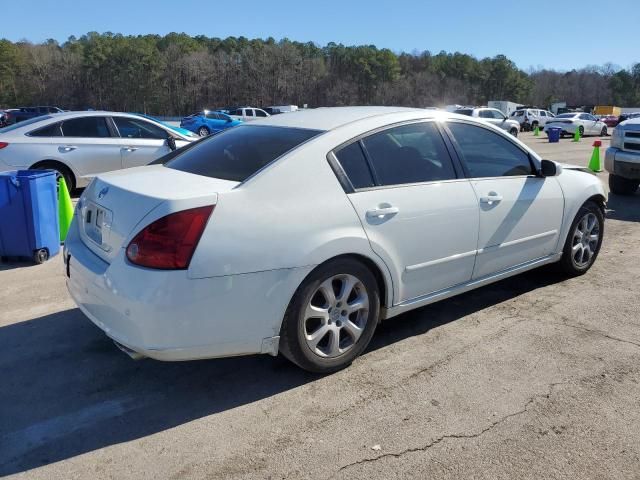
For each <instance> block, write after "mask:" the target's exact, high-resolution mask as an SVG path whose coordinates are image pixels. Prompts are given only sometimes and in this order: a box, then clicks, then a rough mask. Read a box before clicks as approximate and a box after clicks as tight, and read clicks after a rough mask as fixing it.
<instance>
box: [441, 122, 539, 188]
mask: <svg viewBox="0 0 640 480" xmlns="http://www.w3.org/2000/svg"><path fill="white" fill-rule="evenodd" d="M449 130H450V131H451V133H452V134H453V136H454V138H455V139H456V141H457V143H458V150H459V152H458V153H459V154H460V157H461V159H462V161H463V162H464V163H465V165H466V166H467V169H468V171H469V174H470V176H471V177H473V178H481V177H505V176H514V175H531V174H533V169H532V167H531V162H530V160H529V155H527V154H526V153H525V152H524V151H523V150H521V149H520V148H519V147H518V146H517V145H515V144H514V143H513V142H511V141H510V140H508V139H507V138H505V137H503V136H502V135H500V134H497V133H495V132H492V131H490V130H488V129H486V128H482V127H478V126H475V125H469V124H465V123H456V122H450V123H449Z"/></svg>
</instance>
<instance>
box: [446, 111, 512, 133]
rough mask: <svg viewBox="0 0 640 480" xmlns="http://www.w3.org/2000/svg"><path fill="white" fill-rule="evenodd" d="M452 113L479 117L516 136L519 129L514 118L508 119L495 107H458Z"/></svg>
mask: <svg viewBox="0 0 640 480" xmlns="http://www.w3.org/2000/svg"><path fill="white" fill-rule="evenodd" d="M453 113H457V114H459V115H467V116H468V117H476V118H480V119H482V120H484V121H486V122H489V123H492V124H493V125H495V126H496V127H498V128H501V129H502V130H505V131H507V132H509V133H510V134H511V135H513V136H514V137H517V136H518V132H519V131H520V124H519V123H518V122H516V121H515V120H510V119H509V118H507V116H506V115H505V114H504V113H502V112H501V111H500V110H498V109H497V108H488V107H480V108H459V109H457V110H455V111H454V112H453Z"/></svg>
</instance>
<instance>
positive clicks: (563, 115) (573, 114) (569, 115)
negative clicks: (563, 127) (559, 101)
mask: <svg viewBox="0 0 640 480" xmlns="http://www.w3.org/2000/svg"><path fill="white" fill-rule="evenodd" d="M576 115H577V113H561V114H560V115H556V118H573V117H575V116H576Z"/></svg>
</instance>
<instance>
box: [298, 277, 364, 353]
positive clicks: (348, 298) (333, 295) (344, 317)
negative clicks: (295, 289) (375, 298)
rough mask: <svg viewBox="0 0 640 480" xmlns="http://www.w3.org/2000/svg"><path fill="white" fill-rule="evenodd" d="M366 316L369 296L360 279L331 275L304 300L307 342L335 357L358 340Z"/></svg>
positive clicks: (312, 348) (305, 336)
mask: <svg viewBox="0 0 640 480" xmlns="http://www.w3.org/2000/svg"><path fill="white" fill-rule="evenodd" d="M368 318H369V296H368V294H367V290H366V288H365V286H364V284H363V283H362V281H361V280H359V279H358V278H357V277H355V276H354V275H349V274H339V275H334V276H332V277H330V278H328V279H326V280H325V281H323V282H322V283H321V284H320V285H319V286H318V288H317V289H316V291H315V292H314V294H313V295H312V296H311V299H310V300H309V303H308V304H307V307H306V310H305V312H304V319H303V322H304V324H303V325H304V338H305V340H306V343H307V346H308V347H309V349H310V350H311V351H312V352H313V353H315V354H316V355H318V356H320V357H324V358H334V357H338V356H340V355H342V354H344V353H346V352H348V351H349V350H351V349H352V348H353V347H354V345H355V344H356V343H357V342H358V339H359V338H360V336H361V335H362V333H363V332H364V330H365V326H366V324H367V320H368Z"/></svg>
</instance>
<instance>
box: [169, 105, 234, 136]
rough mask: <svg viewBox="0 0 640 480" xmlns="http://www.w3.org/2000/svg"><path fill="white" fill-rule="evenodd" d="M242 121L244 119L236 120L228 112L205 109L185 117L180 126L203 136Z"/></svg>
mask: <svg viewBox="0 0 640 480" xmlns="http://www.w3.org/2000/svg"><path fill="white" fill-rule="evenodd" d="M241 123H242V120H235V119H234V118H231V117H230V116H229V115H227V114H226V113H222V112H213V111H211V110H203V111H202V112H198V113H194V114H193V115H189V116H188V117H184V118H183V119H182V122H180V127H181V128H186V129H187V130H191V131H192V132H195V133H197V134H198V135H200V136H201V137H206V136H207V135H210V134H212V133H215V132H219V131H221V130H226V129H227V128H231V127H235V126H236V125H240V124H241Z"/></svg>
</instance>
